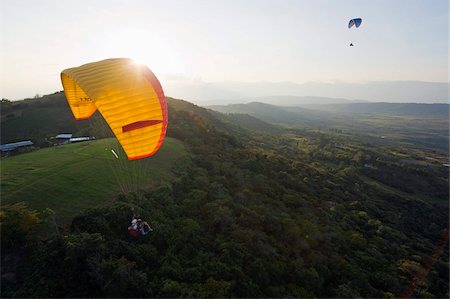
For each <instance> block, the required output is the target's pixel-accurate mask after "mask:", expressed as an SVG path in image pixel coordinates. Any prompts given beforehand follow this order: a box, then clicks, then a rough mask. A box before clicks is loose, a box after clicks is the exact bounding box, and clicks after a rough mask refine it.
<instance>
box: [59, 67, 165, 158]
mask: <svg viewBox="0 0 450 299" xmlns="http://www.w3.org/2000/svg"><path fill="white" fill-rule="evenodd" d="M61 81H62V85H63V87H64V93H65V95H66V98H67V101H68V102H69V106H70V108H71V110H72V113H73V115H74V117H75V118H76V119H77V120H80V119H87V118H89V117H90V116H92V114H94V112H95V111H96V110H97V109H98V110H99V112H100V113H101V115H102V116H103V117H104V118H105V120H106V122H107V123H108V125H109V127H110V128H111V130H112V132H113V133H114V135H115V136H116V138H117V139H118V141H119V142H120V144H121V146H122V148H123V149H124V151H125V153H126V155H127V156H128V159H129V160H136V159H141V158H145V157H149V156H152V155H154V154H155V153H156V152H157V151H158V149H159V148H160V147H161V145H162V143H163V141H164V137H165V135H166V131H167V119H168V117H167V104H166V99H165V96H164V92H163V90H162V87H161V84H160V83H159V81H158V79H157V78H156V76H155V75H154V74H153V73H152V72H151V71H150V70H149V69H148V68H147V67H146V66H144V65H140V64H136V63H135V62H134V61H133V60H131V59H128V58H116V59H106V60H102V61H98V62H93V63H88V64H85V65H82V66H79V67H74V68H69V69H66V70H64V71H62V72H61Z"/></svg>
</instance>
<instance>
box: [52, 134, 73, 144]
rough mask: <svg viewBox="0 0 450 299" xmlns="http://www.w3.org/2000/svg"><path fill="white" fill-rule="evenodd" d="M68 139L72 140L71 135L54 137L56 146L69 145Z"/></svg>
mask: <svg viewBox="0 0 450 299" xmlns="http://www.w3.org/2000/svg"><path fill="white" fill-rule="evenodd" d="M70 138H72V134H67V133H63V134H58V135H56V136H55V139H56V143H57V144H67V143H69V140H70Z"/></svg>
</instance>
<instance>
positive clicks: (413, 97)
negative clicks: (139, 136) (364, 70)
mask: <svg viewBox="0 0 450 299" xmlns="http://www.w3.org/2000/svg"><path fill="white" fill-rule="evenodd" d="M163 83H164V90H165V92H166V94H168V95H170V96H173V97H178V98H184V99H187V100H189V101H192V102H194V103H196V104H198V105H215V104H221V105H223V104H236V103H246V102H254V101H257V102H264V103H269V104H273V105H281V106H285V105H289V106H294V105H295V106H298V105H300V104H312V103H321V104H330V103H343V102H355V101H356V102H365V101H371V102H382V101H384V102H393V103H448V91H449V83H447V82H423V81H372V82H365V83H347V82H331V83H325V82H308V83H294V82H229V81H228V82H203V81H201V80H196V81H195V80H194V81H193V80H187V79H186V80H168V81H167V82H163ZM346 99H350V100H346Z"/></svg>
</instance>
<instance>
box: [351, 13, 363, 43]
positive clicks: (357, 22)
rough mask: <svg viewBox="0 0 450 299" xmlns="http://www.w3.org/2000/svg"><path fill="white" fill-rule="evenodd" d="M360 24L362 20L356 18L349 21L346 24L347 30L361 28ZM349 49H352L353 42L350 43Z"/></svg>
mask: <svg viewBox="0 0 450 299" xmlns="http://www.w3.org/2000/svg"><path fill="white" fill-rule="evenodd" d="M361 23H362V19H361V18H357V19H351V20H350V21H349V22H348V28H349V29H350V28H352V27H353V26H355V28H358V27H359V26H361ZM350 47H353V42H352V43H350Z"/></svg>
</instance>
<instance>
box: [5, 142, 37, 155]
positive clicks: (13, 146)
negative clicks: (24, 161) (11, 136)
mask: <svg viewBox="0 0 450 299" xmlns="http://www.w3.org/2000/svg"><path fill="white" fill-rule="evenodd" d="M33 144H34V143H33V142H32V141H31V140H25V141H19V142H13V143H6V144H2V145H0V152H2V153H6V152H22V151H27V150H26V149H29V147H30V146H32V145H33Z"/></svg>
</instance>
